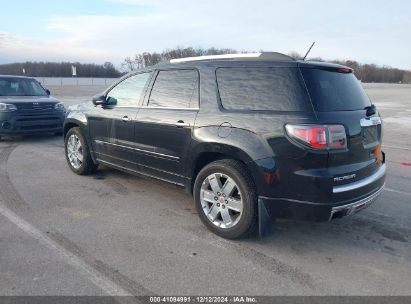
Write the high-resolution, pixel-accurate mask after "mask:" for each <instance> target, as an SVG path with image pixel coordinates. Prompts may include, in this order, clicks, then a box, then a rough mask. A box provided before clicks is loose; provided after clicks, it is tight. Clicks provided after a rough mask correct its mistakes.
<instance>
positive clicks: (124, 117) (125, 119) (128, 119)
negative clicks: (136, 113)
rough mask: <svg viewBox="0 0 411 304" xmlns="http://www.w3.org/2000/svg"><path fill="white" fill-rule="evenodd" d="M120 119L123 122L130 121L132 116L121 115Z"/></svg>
mask: <svg viewBox="0 0 411 304" xmlns="http://www.w3.org/2000/svg"><path fill="white" fill-rule="evenodd" d="M121 120H122V121H124V122H128V121H131V120H132V118H130V117H128V116H123V117H122V118H121Z"/></svg>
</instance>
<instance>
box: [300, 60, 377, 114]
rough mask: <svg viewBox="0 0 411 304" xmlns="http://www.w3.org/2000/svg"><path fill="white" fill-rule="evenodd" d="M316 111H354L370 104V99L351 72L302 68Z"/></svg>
mask: <svg viewBox="0 0 411 304" xmlns="http://www.w3.org/2000/svg"><path fill="white" fill-rule="evenodd" d="M301 72H302V74H303V76H304V80H305V83H306V85H307V89H308V92H309V94H310V97H311V101H312V103H313V105H314V108H315V110H316V111H319V112H327V111H354V110H362V109H364V108H365V107H368V106H370V105H371V102H370V99H369V98H368V96H367V94H366V93H365V91H364V89H363V88H362V86H361V83H360V82H359V81H358V79H357V78H356V77H355V75H354V74H353V73H338V72H337V71H328V70H322V69H316V68H302V69H301Z"/></svg>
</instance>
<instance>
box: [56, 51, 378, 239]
mask: <svg viewBox="0 0 411 304" xmlns="http://www.w3.org/2000/svg"><path fill="white" fill-rule="evenodd" d="M381 127H382V125H381V118H380V116H379V114H378V112H377V111H376V109H375V107H374V105H372V104H371V102H370V100H369V98H368V97H367V95H366V94H365V92H364V90H363V89H362V87H361V84H360V82H359V81H358V80H357V79H356V78H355V76H354V74H353V73H352V70H351V69H349V68H347V67H344V66H340V65H335V64H328V63H319V62H305V61H296V60H294V59H292V58H290V57H288V56H286V55H282V54H279V53H258V54H242V55H221V56H211V57H210V56H206V57H195V58H185V59H176V60H172V61H171V62H170V63H169V64H164V65H158V66H154V67H149V68H146V69H142V70H139V71H136V72H132V73H130V74H128V75H127V76H125V77H123V78H122V79H121V80H120V81H119V82H117V83H116V84H115V85H113V86H112V87H110V88H109V89H107V90H106V91H105V92H104V93H103V94H101V95H97V96H95V97H94V98H93V102H89V103H85V104H81V105H78V106H74V107H71V108H70V109H69V111H68V114H67V116H66V120H65V124H64V136H65V151H66V157H67V161H68V164H69V166H70V168H71V169H72V170H73V171H74V172H75V173H77V174H87V173H91V172H93V171H94V170H95V169H96V167H97V165H98V164H103V165H107V166H110V167H114V168H117V169H120V170H124V171H127V172H130V173H133V174H141V175H144V176H149V177H154V178H157V179H160V180H164V181H167V182H170V183H174V184H177V185H180V186H183V187H184V188H185V189H186V190H187V191H189V192H191V193H192V194H193V196H194V200H195V204H196V207H197V210H198V212H199V215H200V218H201V220H202V221H203V222H204V223H205V225H206V226H207V227H208V228H209V229H210V230H212V231H213V232H215V233H217V234H218V235H220V236H223V237H226V238H236V237H239V236H242V235H244V234H246V233H248V232H250V231H252V229H253V228H254V227H255V226H256V223H257V220H258V213H259V212H258V210H260V209H259V208H258V206H260V205H261V204H262V205H263V206H265V208H266V211H268V213H269V214H270V215H271V216H273V217H285V218H294V219H302V220H313V221H328V220H331V219H333V218H337V217H342V216H345V215H349V214H352V213H354V212H356V211H359V210H361V209H363V208H364V207H366V206H368V205H369V204H370V203H371V202H372V201H374V199H375V198H376V197H377V196H378V195H379V194H380V193H381V191H382V188H383V186H384V181H385V170H386V169H385V164H384V163H385V158H384V153H383V152H382V151H381V134H382V130H381Z"/></svg>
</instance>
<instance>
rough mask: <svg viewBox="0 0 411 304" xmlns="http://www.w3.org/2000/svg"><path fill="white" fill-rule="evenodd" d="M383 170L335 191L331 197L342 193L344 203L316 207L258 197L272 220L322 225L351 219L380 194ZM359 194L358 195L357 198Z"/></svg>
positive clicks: (299, 202)
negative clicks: (342, 219) (335, 220)
mask: <svg viewBox="0 0 411 304" xmlns="http://www.w3.org/2000/svg"><path fill="white" fill-rule="evenodd" d="M385 170H386V166H385V165H383V166H381V168H380V169H379V170H377V172H375V173H374V174H373V175H371V176H369V177H367V178H364V179H363V180H360V181H357V182H353V183H350V184H346V185H344V188H343V187H342V186H338V187H334V188H333V192H334V193H343V194H344V196H345V197H350V196H351V198H350V199H345V200H343V201H330V202H326V203H317V202H311V201H303V200H294V199H288V198H271V197H264V196H260V197H259V199H260V200H261V201H263V202H264V205H265V207H266V209H267V211H268V213H269V214H270V215H271V217H273V218H275V217H279V218H290V219H297V220H305V221H315V222H325V221H329V220H332V219H335V218H340V217H344V216H348V215H352V214H354V213H357V212H358V211H361V210H363V209H365V208H366V207H368V206H369V205H371V204H372V203H373V202H374V201H375V200H376V199H377V198H378V196H379V195H380V194H381V193H382V191H383V188H384V185H385ZM359 193H361V194H359Z"/></svg>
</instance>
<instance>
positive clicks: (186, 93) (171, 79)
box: [148, 70, 199, 109]
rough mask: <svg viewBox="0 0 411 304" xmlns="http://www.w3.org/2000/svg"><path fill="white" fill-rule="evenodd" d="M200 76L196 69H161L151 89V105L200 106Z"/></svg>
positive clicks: (170, 106) (165, 106) (149, 102)
mask: <svg viewBox="0 0 411 304" xmlns="http://www.w3.org/2000/svg"><path fill="white" fill-rule="evenodd" d="M198 83H199V77H198V72H197V71H196V70H167V71H160V72H159V73H158V75H157V78H156V81H155V82H154V85H153V89H152V90H151V94H150V99H149V101H148V106H149V107H157V108H182V109H185V108H198V99H199V93H198V91H199V90H198Z"/></svg>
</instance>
